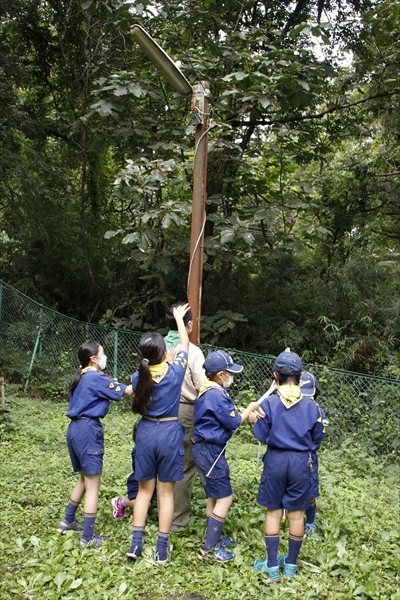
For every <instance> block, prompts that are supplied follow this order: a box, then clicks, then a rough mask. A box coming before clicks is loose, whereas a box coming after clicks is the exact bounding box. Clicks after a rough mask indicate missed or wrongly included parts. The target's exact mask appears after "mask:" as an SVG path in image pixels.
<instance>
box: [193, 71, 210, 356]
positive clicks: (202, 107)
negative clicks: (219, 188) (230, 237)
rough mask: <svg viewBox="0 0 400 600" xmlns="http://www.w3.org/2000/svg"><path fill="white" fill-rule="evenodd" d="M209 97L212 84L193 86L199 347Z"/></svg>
mask: <svg viewBox="0 0 400 600" xmlns="http://www.w3.org/2000/svg"><path fill="white" fill-rule="evenodd" d="M209 95H210V84H209V83H208V81H200V82H199V83H197V84H196V85H194V86H193V100H192V110H193V114H194V116H195V118H196V120H197V126H196V138H195V155H194V164H193V200H192V228H191V234H190V266H189V276H188V302H189V304H190V307H191V310H192V315H193V330H192V333H191V334H190V341H191V342H193V343H194V344H197V345H198V344H199V343H200V317H201V294H202V286H203V255H204V225H205V216H206V187H207V152H208V129H209V115H208V110H209Z"/></svg>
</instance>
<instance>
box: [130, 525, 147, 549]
mask: <svg viewBox="0 0 400 600" xmlns="http://www.w3.org/2000/svg"><path fill="white" fill-rule="evenodd" d="M143 532H144V525H143V527H139V526H135V525H134V526H133V529H132V546H138V547H139V548H141V547H142V544H143Z"/></svg>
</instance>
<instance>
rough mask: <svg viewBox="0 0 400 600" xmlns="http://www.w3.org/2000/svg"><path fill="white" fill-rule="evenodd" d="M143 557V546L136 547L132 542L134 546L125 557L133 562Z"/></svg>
mask: <svg viewBox="0 0 400 600" xmlns="http://www.w3.org/2000/svg"><path fill="white" fill-rule="evenodd" d="M141 555H142V547H141V546H134V545H133V542H132V546H131V547H130V549H129V550H128V552H127V553H126V554H125V556H126V557H127V558H130V559H131V560H136V559H137V558H139V556H141Z"/></svg>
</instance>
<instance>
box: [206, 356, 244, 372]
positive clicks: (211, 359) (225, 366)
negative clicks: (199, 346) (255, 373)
mask: <svg viewBox="0 0 400 600" xmlns="http://www.w3.org/2000/svg"><path fill="white" fill-rule="evenodd" d="M204 366H205V369H206V371H207V372H208V373H218V372H219V371H231V372H232V373H240V372H241V371H243V367H242V365H237V364H236V363H234V362H233V358H232V356H231V355H230V354H228V353H227V352H224V351H223V350H215V352H211V354H209V355H208V356H207V358H206V360H205V362H204Z"/></svg>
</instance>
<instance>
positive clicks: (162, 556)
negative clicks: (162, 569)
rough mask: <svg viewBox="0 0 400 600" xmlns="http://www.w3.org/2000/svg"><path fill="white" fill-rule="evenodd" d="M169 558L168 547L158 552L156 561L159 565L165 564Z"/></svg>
mask: <svg viewBox="0 0 400 600" xmlns="http://www.w3.org/2000/svg"><path fill="white" fill-rule="evenodd" d="M167 560H168V548H165V550H158V551H157V552H156V563H157V564H158V565H164V564H165V563H166V562H167Z"/></svg>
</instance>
